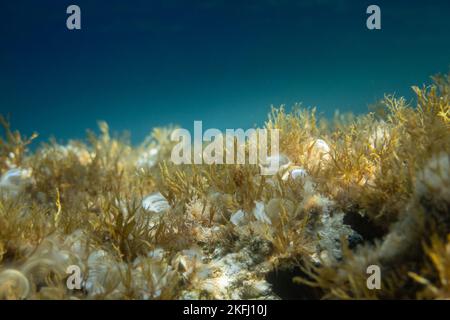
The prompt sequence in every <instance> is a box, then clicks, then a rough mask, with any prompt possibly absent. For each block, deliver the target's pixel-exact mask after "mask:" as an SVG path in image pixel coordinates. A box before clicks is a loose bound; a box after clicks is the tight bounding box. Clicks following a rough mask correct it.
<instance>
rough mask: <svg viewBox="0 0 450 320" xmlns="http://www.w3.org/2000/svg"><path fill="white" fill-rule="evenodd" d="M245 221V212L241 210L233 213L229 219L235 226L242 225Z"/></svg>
mask: <svg viewBox="0 0 450 320" xmlns="http://www.w3.org/2000/svg"><path fill="white" fill-rule="evenodd" d="M244 219H245V212H244V211H242V210H238V211H236V212H235V213H233V214H232V215H231V217H230V221H231V223H232V224H234V225H235V226H239V225H242V224H243V223H244Z"/></svg>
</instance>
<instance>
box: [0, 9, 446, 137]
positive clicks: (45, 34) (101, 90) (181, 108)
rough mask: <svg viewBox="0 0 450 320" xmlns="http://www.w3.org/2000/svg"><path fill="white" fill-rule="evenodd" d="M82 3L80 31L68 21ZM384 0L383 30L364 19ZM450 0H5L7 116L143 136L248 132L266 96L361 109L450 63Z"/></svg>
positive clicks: (17, 121)
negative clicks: (156, 131) (199, 124)
mask: <svg viewBox="0 0 450 320" xmlns="http://www.w3.org/2000/svg"><path fill="white" fill-rule="evenodd" d="M70 4H77V5H79V6H80V7H81V11H82V30H79V31H69V30H67V28H66V24H65V23H66V17H67V15H66V13H65V11H66V8H67V6H68V5H70ZM370 4H378V5H379V6H380V7H381V11H382V30H378V31H369V30H368V29H367V28H366V18H367V14H366V8H367V6H368V5H370ZM449 13H450V1H448V0H439V1H438V0H427V1H424V0H422V1H407V0H402V1H400V0H389V1H365V0H361V1H355V0H305V1H287V0H285V1H283V0H253V1H241V0H239V1H238V0H236V1H226V0H211V1H186V0H183V1H182V0H158V1H156V0H148V1H146V0H134V1H124V0H109V1H99V0H96V1H93V0H71V1H65V0H58V1H57V0H54V1H50V0H39V1H35V0H21V1H16V0H2V1H1V3H0V113H2V114H4V115H9V116H10V119H11V121H12V124H13V126H14V127H15V128H17V129H19V130H21V131H22V132H24V133H26V134H28V135H29V134H31V133H32V132H33V131H37V132H39V133H40V140H41V141H44V140H46V139H48V138H49V137H50V136H56V137H57V138H58V139H59V140H61V141H64V140H67V139H69V138H83V137H84V136H85V130H86V129H87V128H95V127H96V121H97V120H106V121H107V122H108V123H109V124H110V127H111V128H112V130H113V131H123V130H128V131H130V132H131V134H132V140H133V142H139V141H141V140H142V139H143V138H144V137H145V136H146V135H147V134H148V133H149V132H150V130H151V128H153V127H154V126H162V125H167V124H170V123H173V124H178V125H181V126H183V127H186V128H192V125H193V121H194V120H203V122H204V127H205V128H206V127H217V128H219V129H225V128H248V127H252V126H253V125H255V124H257V125H261V124H262V123H263V121H264V120H265V119H266V114H267V112H268V111H269V108H270V105H272V104H273V105H280V104H286V105H288V106H289V105H292V104H293V103H295V102H302V103H303V105H304V106H317V107H318V110H319V112H322V113H323V114H324V115H331V114H332V113H333V111H334V110H335V109H336V108H339V109H340V110H342V111H352V112H356V113H361V112H366V111H367V106H368V104H370V103H373V102H375V101H376V100H378V99H379V98H382V97H383V94H384V93H396V94H397V95H405V96H406V97H412V95H411V91H410V86H411V85H413V84H422V83H425V82H429V76H430V75H432V74H435V73H437V72H444V73H445V72H447V71H448V70H449V66H450V19H448V16H449Z"/></svg>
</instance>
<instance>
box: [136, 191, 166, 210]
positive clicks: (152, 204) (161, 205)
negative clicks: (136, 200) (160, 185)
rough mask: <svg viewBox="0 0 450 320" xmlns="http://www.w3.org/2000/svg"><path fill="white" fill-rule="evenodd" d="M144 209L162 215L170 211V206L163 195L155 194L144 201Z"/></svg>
mask: <svg viewBox="0 0 450 320" xmlns="http://www.w3.org/2000/svg"><path fill="white" fill-rule="evenodd" d="M142 208H144V210H145V211H151V212H156V213H160V212H163V211H166V210H167V209H169V208H170V205H169V202H167V200H166V198H164V196H163V195H162V194H161V193H159V192H155V193H152V194H150V195H148V196H147V197H145V198H144V200H142Z"/></svg>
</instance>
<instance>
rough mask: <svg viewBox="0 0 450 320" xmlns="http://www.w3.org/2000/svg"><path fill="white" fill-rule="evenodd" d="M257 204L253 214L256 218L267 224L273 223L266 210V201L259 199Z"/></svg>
mask: <svg viewBox="0 0 450 320" xmlns="http://www.w3.org/2000/svg"><path fill="white" fill-rule="evenodd" d="M255 204H256V206H255V209H253V215H254V216H255V218H256V220H258V221H261V222H265V223H267V224H272V222H271V221H270V219H269V217H268V216H267V214H266V211H265V210H264V203H263V202H262V201H257V202H256V203H255Z"/></svg>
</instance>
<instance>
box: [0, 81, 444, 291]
mask: <svg viewBox="0 0 450 320" xmlns="http://www.w3.org/2000/svg"><path fill="white" fill-rule="evenodd" d="M413 90H414V93H415V99H414V100H412V101H411V102H407V101H406V100H405V99H404V98H401V97H396V96H393V95H386V96H385V97H384V99H383V100H382V101H380V103H377V104H376V105H375V106H374V107H373V108H371V110H369V111H370V112H368V113H367V114H364V115H352V114H341V113H338V112H336V114H335V116H334V118H333V119H327V118H324V117H320V116H318V113H317V110H316V109H314V108H312V109H311V108H302V107H301V106H300V105H297V106H295V107H294V108H293V109H292V111H289V112H287V111H286V109H285V108H284V107H283V106H281V107H279V108H273V109H272V111H271V112H270V114H269V116H268V120H267V122H266V123H265V126H264V127H265V128H267V129H279V130H280V131H279V132H280V152H281V155H280V158H282V159H283V160H282V164H283V165H282V166H281V167H280V169H279V171H278V172H277V173H276V174H275V175H273V176H264V175H261V174H260V172H261V167H259V166H258V165H245V164H244V165H242V164H241V165H229V164H228V165H227V164H224V165H214V164H212V165H208V164H201V165H194V164H192V165H188V164H183V165H175V164H173V163H172V162H171V161H170V154H171V150H172V148H173V146H174V142H172V141H171V139H170V135H171V133H172V132H173V130H174V129H175V128H174V127H166V128H156V129H154V130H153V131H152V133H151V134H150V135H149V137H148V138H147V139H146V140H145V141H144V142H143V143H142V144H140V145H132V144H131V143H130V142H129V141H128V138H127V136H126V135H114V134H111V133H110V130H109V127H108V125H107V124H106V123H104V122H99V131H98V132H97V133H96V132H93V131H90V132H88V135H87V138H86V139H85V140H84V141H68V142H67V143H66V144H60V143H57V142H56V141H53V140H50V141H48V142H45V143H43V144H42V145H39V146H34V147H33V148H30V144H32V143H34V142H33V140H34V138H35V137H36V135H32V136H31V137H24V136H23V135H21V134H20V133H19V132H17V131H14V130H13V129H12V128H11V126H10V124H9V121H7V120H6V119H5V118H3V117H1V118H0V123H1V124H2V126H3V129H4V130H3V135H2V138H1V140H0V174H1V178H0V299H279V298H293V299H296V298H298V299H447V298H450V74H448V75H439V76H436V77H433V83H432V84H431V85H429V86H422V87H413ZM373 265H375V266H378V267H379V268H380V270H381V286H380V288H379V289H373V288H369V287H368V286H367V279H368V277H369V275H368V273H367V268H368V267H369V266H373ZM71 266H72V267H73V266H76V267H78V268H79V271H80V272H79V276H80V277H81V279H80V283H79V286H75V287H73V286H70V285H68V284H70V283H71V281H72V280H73V274H72V273H71V272H68V270H72V269H73V268H72V269H71V268H69V267H71Z"/></svg>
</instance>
